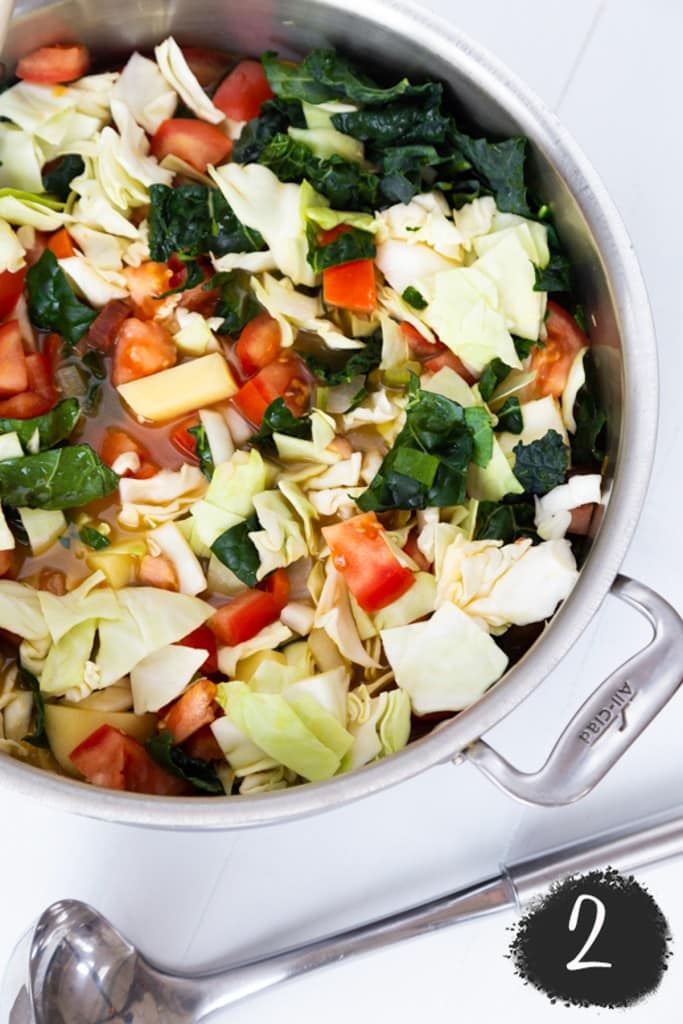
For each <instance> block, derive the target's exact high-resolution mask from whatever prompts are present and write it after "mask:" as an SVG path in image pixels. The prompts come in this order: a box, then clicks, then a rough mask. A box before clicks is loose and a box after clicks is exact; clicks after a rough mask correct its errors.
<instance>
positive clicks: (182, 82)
mask: <svg viewBox="0 0 683 1024" xmlns="http://www.w3.org/2000/svg"><path fill="white" fill-rule="evenodd" d="M154 56H155V57H156V61H157V64H158V65H159V70H160V71H161V74H162V75H163V76H164V78H165V79H166V81H167V82H168V84H169V85H170V87H171V89H173V90H175V92H177V93H178V95H179V96H180V98H181V99H182V101H183V103H185V105H186V106H188V107H189V108H190V110H191V111H192V113H193V114H196V115H197V117H198V118H199V119H200V120H202V121H208V122H209V124H220V123H221V121H224V120H225V114H224V113H223V112H222V111H221V110H219V109H218V108H217V107H214V105H213V103H212V102H211V100H210V99H209V97H208V96H207V95H206V93H205V92H204V90H203V89H202V87H201V85H200V84H199V82H198V81H197V78H196V76H195V74H194V73H193V71H192V70H191V69H190V66H189V65H188V63H187V61H186V60H185V57H184V56H183V51H182V50H181V49H180V47H179V46H178V44H177V43H176V41H175V39H173V37H172V36H169V37H168V39H165V40H164V42H163V43H160V44H159V46H156V47H155V48H154Z"/></svg>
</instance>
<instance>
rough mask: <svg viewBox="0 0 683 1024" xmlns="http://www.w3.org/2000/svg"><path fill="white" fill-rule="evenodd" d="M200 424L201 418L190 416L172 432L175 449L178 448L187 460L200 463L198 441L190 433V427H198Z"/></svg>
mask: <svg viewBox="0 0 683 1024" xmlns="http://www.w3.org/2000/svg"><path fill="white" fill-rule="evenodd" d="M199 422H200V421H199V416H188V417H187V419H185V420H182V422H181V423H179V424H178V426H177V427H174V428H173V430H172V431H171V444H172V445H173V447H174V448H177V449H178V451H179V452H180V453H181V455H184V456H185V458H186V459H192V460H193V462H199V458H198V457H197V439H196V437H195V436H194V434H191V433H190V427H196V426H198V425H199Z"/></svg>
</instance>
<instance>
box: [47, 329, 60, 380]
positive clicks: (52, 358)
mask: <svg viewBox="0 0 683 1024" xmlns="http://www.w3.org/2000/svg"><path fill="white" fill-rule="evenodd" d="M63 351H64V341H63V340H62V338H61V337H60V335H59V334H48V335H46V337H45V338H44V339H43V355H44V356H45V358H46V359H47V363H48V366H49V367H50V375H51V376H52V377H54V375H55V370H56V369H57V367H58V366H59V362H60V360H61V358H62V353H63Z"/></svg>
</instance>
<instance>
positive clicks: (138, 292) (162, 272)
mask: <svg viewBox="0 0 683 1024" xmlns="http://www.w3.org/2000/svg"><path fill="white" fill-rule="evenodd" d="M123 276H124V277H125V279H126V285H127V286H128V291H129V292H130V298H131V302H132V303H133V309H134V310H135V313H136V315H137V316H139V317H141V319H143V320H152V319H153V318H154V317H155V316H156V315H157V313H158V312H159V310H160V308H163V305H164V303H165V302H166V299H162V298H159V296H161V295H164V294H165V292H167V291H169V289H170V287H171V278H172V276H173V271H172V270H171V269H170V268H169V267H167V266H166V264H165V263H155V262H154V261H153V260H148V262H147V263H141V264H140V266H139V267H126V268H125V270H124V271H123Z"/></svg>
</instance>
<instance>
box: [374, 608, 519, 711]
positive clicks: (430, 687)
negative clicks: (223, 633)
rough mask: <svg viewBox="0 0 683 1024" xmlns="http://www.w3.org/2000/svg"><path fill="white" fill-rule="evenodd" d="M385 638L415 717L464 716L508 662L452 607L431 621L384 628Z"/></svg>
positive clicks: (474, 623) (503, 655)
mask: <svg viewBox="0 0 683 1024" xmlns="http://www.w3.org/2000/svg"><path fill="white" fill-rule="evenodd" d="M381 636H382V641H383V642H384V650H385V651H386V655H387V658H388V659H389V664H390V665H391V668H392V669H393V672H394V676H395V678H396V682H397V684H398V685H399V686H400V687H401V689H403V690H405V691H406V692H407V693H408V695H409V697H410V701H411V705H412V708H413V711H414V712H415V714H417V715H427V714H430V713H431V712H433V711H461V710H462V709H463V708H466V707H468V705H470V704H472V703H473V702H474V701H475V700H477V699H478V698H479V697H480V696H481V695H482V694H483V693H484V691H485V690H487V689H488V687H489V686H491V684H492V683H495V681H496V680H497V679H499V678H500V676H501V675H502V674H503V672H504V671H505V669H506V667H507V663H508V658H507V655H506V654H505V653H504V652H503V651H502V650H501V649H500V647H498V646H497V644H496V642H495V640H494V639H493V637H491V636H489V635H488V633H486V632H485V631H484V630H483V629H481V627H480V626H478V625H477V623H476V622H474V621H473V620H472V619H471V618H470V617H469V616H468V615H466V614H465V613H464V612H463V611H461V610H460V608H457V607H456V606H455V605H454V604H444V605H442V606H441V607H440V608H438V609H437V610H436V611H435V612H434V614H433V615H432V617H431V618H430V619H428V620H427V622H416V623H413V624H412V625H410V626H397V627H396V628H394V629H385V630H383V631H382V634H381ZM445 666H448V670H447V671H444V667H445Z"/></svg>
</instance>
